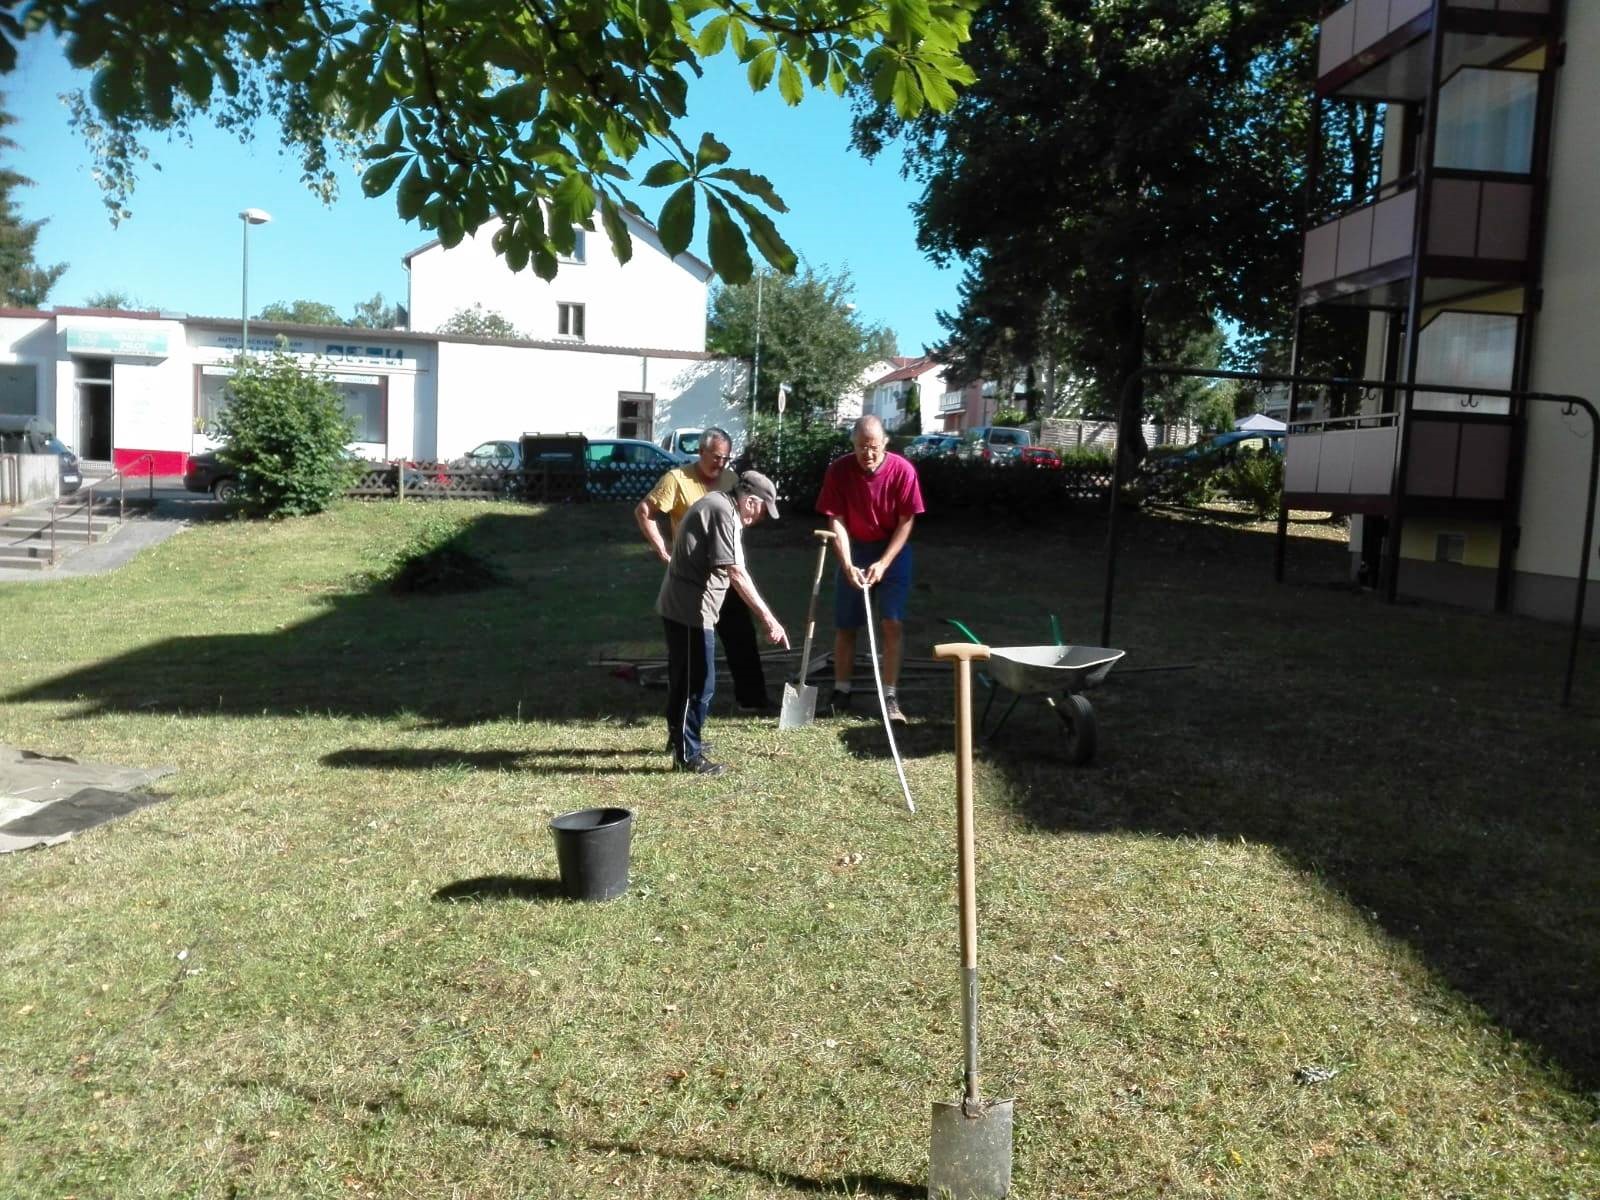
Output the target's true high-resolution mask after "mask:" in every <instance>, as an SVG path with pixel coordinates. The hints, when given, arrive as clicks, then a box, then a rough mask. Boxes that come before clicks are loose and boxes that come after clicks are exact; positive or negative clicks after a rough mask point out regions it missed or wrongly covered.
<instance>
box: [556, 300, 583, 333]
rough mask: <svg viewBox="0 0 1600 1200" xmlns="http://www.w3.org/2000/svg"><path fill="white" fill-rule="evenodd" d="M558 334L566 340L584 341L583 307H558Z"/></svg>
mask: <svg viewBox="0 0 1600 1200" xmlns="http://www.w3.org/2000/svg"><path fill="white" fill-rule="evenodd" d="M556 334H557V335H558V336H560V337H564V338H573V339H575V340H577V341H580V342H581V341H583V305H581V304H565V303H563V304H557V305H556Z"/></svg>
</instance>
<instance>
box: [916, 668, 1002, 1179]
mask: <svg viewBox="0 0 1600 1200" xmlns="http://www.w3.org/2000/svg"><path fill="white" fill-rule="evenodd" d="M933 653H934V656H935V657H937V658H949V659H954V660H955V667H956V847H957V859H958V862H959V864H960V865H959V872H958V876H957V881H958V887H957V891H958V906H959V909H960V913H961V1033H962V1040H963V1042H964V1043H965V1047H964V1048H965V1058H966V1071H965V1087H964V1089H963V1092H962V1096H961V1099H959V1100H957V1101H956V1102H955V1103H954V1104H942V1103H939V1102H937V1101H936V1102H935V1103H934V1106H933V1136H932V1138H931V1139H930V1141H929V1146H928V1196H929V1200H1002V1197H1004V1196H1006V1195H1008V1194H1009V1193H1010V1191H1011V1107H1012V1101H1010V1100H988V1101H985V1100H984V1099H982V1097H981V1096H980V1095H979V1093H978V898H977V882H976V879H975V873H976V866H977V852H976V849H975V848H974V845H973V833H972V660H973V659H977V660H978V661H979V662H986V661H987V660H988V658H989V647H987V646H975V645H971V644H969V643H966V642H949V643H946V644H944V645H941V646H935V647H934V648H933Z"/></svg>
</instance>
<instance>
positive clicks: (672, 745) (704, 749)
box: [667, 738, 717, 758]
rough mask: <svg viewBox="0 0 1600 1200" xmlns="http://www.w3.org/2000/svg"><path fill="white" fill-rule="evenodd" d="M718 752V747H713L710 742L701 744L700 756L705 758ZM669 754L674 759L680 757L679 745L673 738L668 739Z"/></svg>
mask: <svg viewBox="0 0 1600 1200" xmlns="http://www.w3.org/2000/svg"><path fill="white" fill-rule="evenodd" d="M716 752H717V749H716V747H715V746H713V745H712V744H711V743H710V742H701V743H700V754H701V756H702V757H704V756H705V755H707V754H715V753H716ZM667 753H668V754H670V755H672V757H673V758H677V757H678V743H677V742H675V741H673V740H672V739H671V738H668V739H667Z"/></svg>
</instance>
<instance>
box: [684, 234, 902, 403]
mask: <svg viewBox="0 0 1600 1200" xmlns="http://www.w3.org/2000/svg"><path fill="white" fill-rule="evenodd" d="M854 294H855V284H854V283H852V282H851V279H850V273H849V272H848V271H846V270H842V269H841V270H839V271H837V272H833V273H829V272H826V271H816V270H814V269H812V268H811V267H809V266H807V267H806V268H805V270H804V271H803V272H802V273H801V274H799V275H797V276H793V277H791V276H785V275H779V274H778V273H777V272H775V271H763V272H761V274H760V277H759V279H758V280H756V281H753V282H751V283H741V284H728V285H725V286H722V287H719V288H717V289H716V290H715V291H713V293H712V295H711V303H710V313H709V316H708V318H707V322H706V345H707V347H708V348H710V349H711V350H714V351H716V352H717V353H719V354H732V355H736V356H738V357H741V358H749V359H752V360H753V359H754V357H755V353H756V340H757V339H756V334H757V330H758V329H759V330H760V344H761V377H760V379H759V381H758V383H757V387H758V391H757V394H756V397H755V405H756V410H757V411H758V412H761V411H766V412H772V411H774V409H775V406H776V403H777V396H778V386H779V384H786V385H787V386H788V392H789V406H790V409H791V411H794V412H797V413H801V414H809V413H812V412H815V411H817V410H831V409H832V408H833V407H834V406H835V405H836V404H837V403H838V401H839V398H840V397H841V396H843V395H844V394H845V393H846V392H848V391H850V390H851V388H853V387H854V386H855V385H856V383H857V381H858V380H859V378H860V375H861V372H862V371H864V370H865V369H866V368H867V367H868V366H869V365H870V364H872V363H874V362H876V361H878V360H880V359H885V358H890V357H892V356H893V355H894V353H895V337H894V331H893V330H890V329H886V328H884V327H883V326H881V325H869V324H867V323H866V322H864V321H863V320H862V319H861V316H860V315H859V314H858V313H857V312H856V307H855V305H854V304H853V303H851V300H850V297H851V296H853V295H854ZM758 310H759V319H758Z"/></svg>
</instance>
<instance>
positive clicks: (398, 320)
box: [350, 292, 404, 329]
mask: <svg viewBox="0 0 1600 1200" xmlns="http://www.w3.org/2000/svg"><path fill="white" fill-rule="evenodd" d="M403 323H404V321H403V316H402V312H401V308H400V306H399V305H398V304H390V303H388V302H387V301H385V300H384V298H383V293H382V292H376V293H374V294H373V297H372V299H371V300H362V301H361V302H360V303H358V304H357V305H356V311H355V315H354V316H353V317H351V318H350V324H351V325H354V326H355V327H356V328H357V329H398V328H399V327H400V326H401V325H402V324H403Z"/></svg>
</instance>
